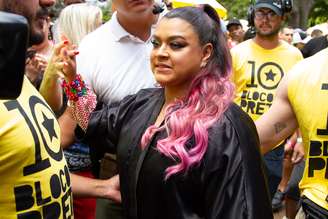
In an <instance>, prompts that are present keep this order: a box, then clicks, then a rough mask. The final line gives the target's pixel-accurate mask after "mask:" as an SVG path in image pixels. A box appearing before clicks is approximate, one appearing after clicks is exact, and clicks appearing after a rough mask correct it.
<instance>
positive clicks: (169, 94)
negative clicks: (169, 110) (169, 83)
mask: <svg viewBox="0 0 328 219" xmlns="http://www.w3.org/2000/svg"><path fill="white" fill-rule="evenodd" d="M189 89H190V88H189V85H188V86H184V85H179V86H173V87H165V89H164V90H165V93H164V94H165V105H166V106H167V105H169V104H171V103H172V102H174V101H176V100H177V99H183V98H184V97H186V95H187V94H188V91H189Z"/></svg>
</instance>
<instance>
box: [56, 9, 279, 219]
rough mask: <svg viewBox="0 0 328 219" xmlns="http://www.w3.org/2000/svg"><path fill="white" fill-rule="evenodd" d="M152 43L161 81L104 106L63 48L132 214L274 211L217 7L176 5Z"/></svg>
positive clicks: (81, 115) (230, 216)
mask: <svg viewBox="0 0 328 219" xmlns="http://www.w3.org/2000/svg"><path fill="white" fill-rule="evenodd" d="M152 43H153V46H154V48H153V51H152V53H151V67H152V70H153V73H154V77H155V79H156V81H157V82H158V84H159V85H160V87H159V88H154V89H145V90H141V91H139V92H138V93H137V94H134V95H131V96H128V97H126V98H125V99H123V100H122V101H121V102H119V103H118V104H115V105H110V106H107V107H102V108H101V109H98V108H99V107H97V108H96V100H95V96H94V95H93V94H92V91H90V90H88V89H87V88H86V87H85V85H84V83H83V81H82V79H81V77H80V76H79V75H77V74H76V72H75V69H74V58H73V57H74V51H66V52H63V51H61V52H60V53H58V54H67V55H66V56H62V57H61V61H60V62H59V63H58V66H60V67H62V71H63V73H64V74H65V76H66V80H67V82H66V83H65V84H64V87H65V90H66V92H67V94H68V97H69V99H70V106H71V108H72V109H71V110H72V114H73V117H74V118H75V119H76V120H77V121H78V123H79V125H80V126H81V127H82V128H83V129H84V130H85V131H86V133H85V136H84V137H85V139H86V140H87V141H89V142H90V143H91V144H93V145H97V149H98V150H100V151H101V150H102V151H106V152H110V153H115V154H116V155H117V161H118V167H119V178H120V190H121V194H122V203H123V207H124V210H125V215H126V218H129V219H130V218H133V219H137V218H140V219H162V218H163V219H174V218H179V219H180V218H181V219H191V218H197V219H198V218H199V219H200V218H220V219H238V218H252V219H263V218H265V219H270V218H273V216H272V212H271V204H270V201H269V197H268V191H267V188H266V183H265V180H264V174H263V169H262V162H261V155H260V152H259V140H258V136H257V133H256V128H255V126H254V124H253V122H252V120H251V119H250V118H249V117H248V116H247V114H245V113H244V112H243V111H242V110H241V109H240V108H239V107H237V106H236V105H235V104H233V103H232V99H233V85H232V84H231V82H230V80H229V77H230V71H231V58H230V54H229V50H228V48H227V45H226V41H225V38H224V35H223V33H222V31H221V27H220V22H219V18H218V17H217V14H216V13H215V11H214V9H213V8H211V7H210V6H207V5H206V6H204V7H202V8H195V7H185V8H179V9H174V10H172V11H170V12H169V13H167V14H166V15H165V16H164V17H163V18H162V19H161V21H160V22H159V24H158V26H157V28H156V31H155V33H154V35H153V38H152ZM57 49H61V50H65V49H66V47H65V45H62V48H57ZM72 67H73V68H72ZM140 80H142V79H140ZM136 83H138V81H136ZM95 108H96V110H95Z"/></svg>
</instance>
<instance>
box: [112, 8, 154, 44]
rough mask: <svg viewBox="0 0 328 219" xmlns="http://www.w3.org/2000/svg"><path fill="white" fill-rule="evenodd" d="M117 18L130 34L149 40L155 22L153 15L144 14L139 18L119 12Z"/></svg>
mask: <svg viewBox="0 0 328 219" xmlns="http://www.w3.org/2000/svg"><path fill="white" fill-rule="evenodd" d="M117 20H118V22H119V23H120V25H121V26H122V27H123V28H124V29H125V30H126V31H127V32H129V33H130V34H132V35H134V36H136V37H138V38H139V39H141V40H143V41H147V40H148V39H149V37H150V34H151V26H152V24H153V23H154V21H153V20H154V17H153V15H148V16H146V15H144V16H143V17H142V15H141V16H140V17H139V18H137V19H136V18H134V19H131V17H127V16H125V15H123V14H120V13H117Z"/></svg>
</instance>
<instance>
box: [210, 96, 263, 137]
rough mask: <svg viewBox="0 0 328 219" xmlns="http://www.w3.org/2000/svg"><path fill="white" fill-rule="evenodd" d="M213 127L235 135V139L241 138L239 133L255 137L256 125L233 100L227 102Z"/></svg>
mask: <svg viewBox="0 0 328 219" xmlns="http://www.w3.org/2000/svg"><path fill="white" fill-rule="evenodd" d="M214 127H215V129H217V130H219V131H220V132H222V131H223V132H229V133H230V134H232V135H234V136H236V137H237V139H240V138H243V135H241V133H244V134H246V135H248V136H250V137H251V136H253V137H255V138H257V132H256V127H255V124H254V122H253V120H252V119H251V118H250V117H249V115H248V114H247V113H245V112H244V111H243V110H242V109H241V108H240V107H239V106H238V105H237V104H235V103H234V102H232V103H230V104H229V106H228V108H227V109H226V111H225V112H224V113H223V114H222V116H221V118H220V119H219V120H218V121H217V123H216V124H215V125H214ZM233 133H234V134H233Z"/></svg>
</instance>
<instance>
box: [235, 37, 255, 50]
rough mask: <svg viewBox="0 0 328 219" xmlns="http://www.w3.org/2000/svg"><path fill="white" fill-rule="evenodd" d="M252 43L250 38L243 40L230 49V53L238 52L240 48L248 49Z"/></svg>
mask: <svg viewBox="0 0 328 219" xmlns="http://www.w3.org/2000/svg"><path fill="white" fill-rule="evenodd" d="M251 43H252V39H248V40H246V41H243V42H241V43H239V44H237V45H236V46H234V47H233V48H232V49H231V52H232V53H239V52H240V51H241V50H244V49H248V48H249V47H250V45H251Z"/></svg>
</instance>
